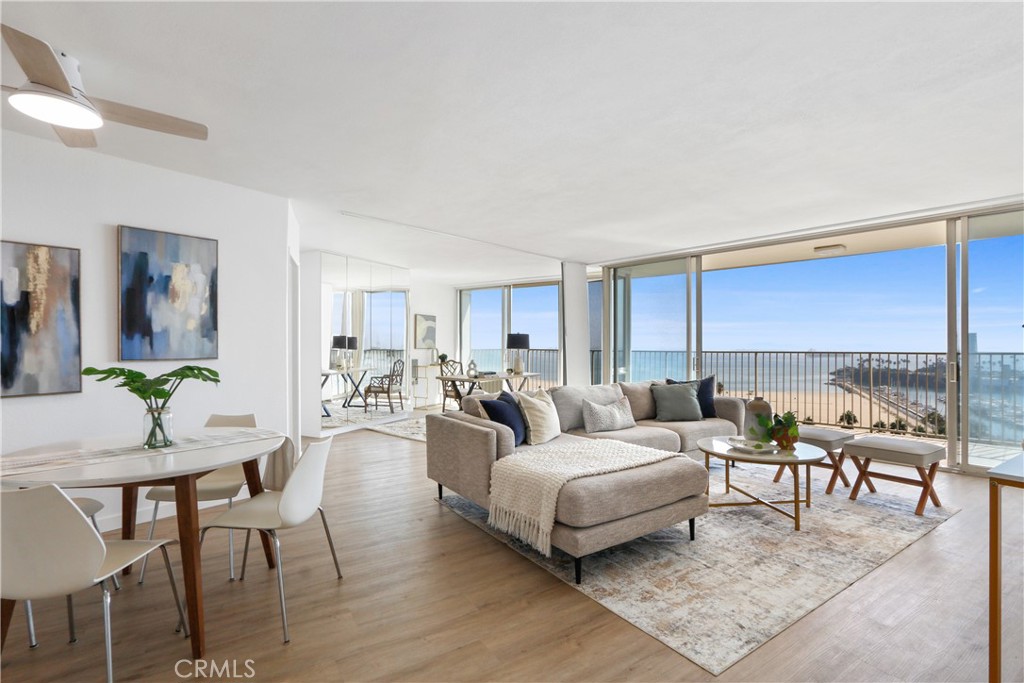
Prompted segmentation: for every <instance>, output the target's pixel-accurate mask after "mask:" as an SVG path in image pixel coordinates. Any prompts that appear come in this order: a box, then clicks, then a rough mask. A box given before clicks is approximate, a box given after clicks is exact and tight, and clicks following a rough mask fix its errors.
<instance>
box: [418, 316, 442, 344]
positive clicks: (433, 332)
mask: <svg viewBox="0 0 1024 683" xmlns="http://www.w3.org/2000/svg"><path fill="white" fill-rule="evenodd" d="M415 331H416V348H417V349H436V348H437V316H436V315H423V314H422V313H417V314H416V330H415Z"/></svg>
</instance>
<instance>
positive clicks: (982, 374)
mask: <svg viewBox="0 0 1024 683" xmlns="http://www.w3.org/2000/svg"><path fill="white" fill-rule="evenodd" d="M953 223H955V224H956V225H955V226H952V225H951V229H950V239H956V240H957V244H956V245H954V247H953V248H955V249H957V252H956V253H957V255H958V258H957V259H956V263H955V270H956V273H955V278H956V284H957V290H958V291H957V294H958V295H957V303H958V304H959V306H958V315H955V316H954V318H955V319H956V322H957V326H956V327H957V330H958V334H957V335H956V337H957V338H956V340H955V344H956V346H955V347H954V348H957V347H958V350H959V354H958V360H959V368H958V369H959V377H956V376H954V377H952V378H951V379H952V380H956V379H959V382H956V381H951V382H950V391H949V395H950V396H954V397H958V398H959V401H958V410H957V409H953V410H952V411H950V412H951V413H952V414H953V415H956V414H957V413H958V414H959V419H954V420H952V421H951V422H952V424H951V427H953V429H951V430H950V442H951V444H950V445H951V452H955V453H956V454H957V458H955V459H958V460H959V463H960V465H961V466H962V467H964V468H965V469H975V468H978V469H982V468H983V469H988V468H989V467H993V466H995V465H998V464H999V463H1000V462H1002V461H1004V460H1006V459H1007V458H1009V457H1012V456H1013V455H1014V454H1016V453H1018V452H1020V449H1021V448H1024V444H1022V441H1024V341H1022V327H1021V325H1022V323H1024V220H1022V212H1020V211H1015V212H1010V213H1001V214H994V215H987V216H972V217H967V218H963V219H961V220H959V221H955V222H953ZM954 227H955V228H956V229H953V228H954Z"/></svg>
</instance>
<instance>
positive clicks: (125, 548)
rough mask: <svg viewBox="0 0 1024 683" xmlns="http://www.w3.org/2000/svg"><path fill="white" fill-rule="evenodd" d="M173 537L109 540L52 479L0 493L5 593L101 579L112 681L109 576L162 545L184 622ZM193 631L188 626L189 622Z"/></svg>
mask: <svg viewBox="0 0 1024 683" xmlns="http://www.w3.org/2000/svg"><path fill="white" fill-rule="evenodd" d="M173 542H174V541H171V540H166V539H161V540H150V541H106V542H104V540H103V537H102V536H100V534H99V532H98V531H96V529H95V528H94V527H93V526H92V525H91V524H89V521H88V520H87V519H86V518H85V515H84V514H83V513H82V511H81V510H80V509H79V508H78V507H77V506H75V504H74V503H73V502H72V501H71V499H70V498H68V497H67V495H66V494H65V493H64V492H63V491H61V490H60V489H59V488H57V487H56V486H54V485H53V484H47V485H45V486H39V487H36V488H30V489H22V490H18V491H5V492H2V493H0V597H3V598H4V599H6V600H36V599H42V598H50V597H57V596H59V595H70V594H71V593H74V592H76V591H79V590H83V589H85V588H89V587H91V586H95V585H98V586H99V587H100V590H102V591H103V641H104V646H105V649H106V656H107V683H112V682H113V680H114V665H113V657H112V652H111V650H112V647H111V633H110V590H109V589H108V588H107V580H108V579H110V578H111V577H112V576H113V575H114V574H115V573H116V572H119V571H121V570H122V569H124V568H125V567H127V566H128V565H130V564H132V563H134V562H138V561H139V560H140V559H142V558H143V557H146V556H148V555H149V553H151V552H153V551H154V550H156V549H157V548H159V549H160V552H161V553H162V554H163V557H164V566H165V567H166V568H167V577H168V579H169V580H170V582H171V592H172V593H173V594H174V603H175V606H176V607H177V609H178V620H179V623H180V624H186V623H187V622H186V621H185V610H184V607H183V606H182V604H181V600H180V599H179V598H178V586H177V583H176V582H175V580H174V570H173V569H172V568H171V561H170V558H169V557H168V556H167V547H166V546H167V544H168V543H173ZM185 635H186V636H188V628H187V626H186V627H185Z"/></svg>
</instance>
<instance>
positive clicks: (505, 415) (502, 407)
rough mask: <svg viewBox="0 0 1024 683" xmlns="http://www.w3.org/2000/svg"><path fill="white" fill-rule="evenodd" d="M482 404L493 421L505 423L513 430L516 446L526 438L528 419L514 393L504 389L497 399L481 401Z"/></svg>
mask: <svg viewBox="0 0 1024 683" xmlns="http://www.w3.org/2000/svg"><path fill="white" fill-rule="evenodd" d="M480 405H481V407H482V408H483V409H484V412H485V413H486V414H487V418H488V419H489V420H490V421H491V422H497V423H499V424H503V425H505V426H506V427H508V428H509V429H511V430H512V434H513V436H514V437H515V445H516V446H518V445H520V444H521V443H523V441H525V440H526V421H525V420H524V419H523V413H522V411H521V410H520V409H519V404H518V403H517V402H516V399H515V397H514V396H512V394H510V393H508V392H507V391H503V392H501V394H500V395H499V396H498V398H496V399H489V400H488V399H485V400H483V401H480Z"/></svg>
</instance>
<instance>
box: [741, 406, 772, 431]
mask: <svg viewBox="0 0 1024 683" xmlns="http://www.w3.org/2000/svg"><path fill="white" fill-rule="evenodd" d="M758 417H765V418H768V420H769V421H770V420H771V418H772V406H771V404H770V403H768V401H766V400H764V398H763V397H761V396H757V397H755V398H754V400H753V401H750V402H749V403H747V411H746V415H745V416H744V420H743V436H744V437H745V438H747V439H753V440H755V441H768V440H770V439H771V435H770V434H769V433H768V428H767V427H766V426H765V425H763V424H761V422H760V421H759V420H758V419H757V418H758Z"/></svg>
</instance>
